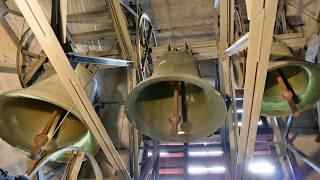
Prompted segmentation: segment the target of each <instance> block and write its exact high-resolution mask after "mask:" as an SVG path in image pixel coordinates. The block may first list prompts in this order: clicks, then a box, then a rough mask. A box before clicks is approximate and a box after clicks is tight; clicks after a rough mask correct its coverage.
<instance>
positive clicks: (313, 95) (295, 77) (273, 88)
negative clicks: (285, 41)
mask: <svg viewBox="0 0 320 180" xmlns="http://www.w3.org/2000/svg"><path fill="white" fill-rule="evenodd" d="M279 73H280V75H281V76H282V78H283V80H284V81H285V84H286V86H287V88H288V89H289V90H291V91H292V92H293V94H294V97H293V103H294V104H295V106H296V108H297V111H299V112H301V111H303V110H305V109H307V108H309V107H311V106H312V105H314V104H315V103H316V102H317V101H318V100H319V99H320V91H319V89H320V66H319V65H316V64H313V63H310V62H306V61H304V60H296V58H294V57H293V55H292V54H291V53H290V51H289V49H288V48H287V47H285V46H284V45H281V44H274V45H273V46H272V51H271V60H270V63H269V68H268V74H267V80H266V85H265V90H264V96H263V103H262V107H261V114H262V115H265V116H288V115H289V114H291V113H292V109H291V108H290V107H289V104H288V102H287V101H286V100H285V99H284V98H283V95H282V92H281V89H280V86H279V83H278V81H277V80H276V77H277V75H279Z"/></svg>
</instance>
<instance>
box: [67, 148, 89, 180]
mask: <svg viewBox="0 0 320 180" xmlns="http://www.w3.org/2000/svg"><path fill="white" fill-rule="evenodd" d="M84 157H85V153H84V152H81V151H79V152H77V154H75V155H74V157H73V158H72V160H71V162H70V167H69V172H68V176H67V179H70V180H77V179H78V174H79V172H80V168H81V166H82V162H83V161H84V160H85V158H84Z"/></svg>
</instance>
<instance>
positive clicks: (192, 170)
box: [188, 166, 226, 174]
mask: <svg viewBox="0 0 320 180" xmlns="http://www.w3.org/2000/svg"><path fill="white" fill-rule="evenodd" d="M225 171H226V168H225V167H223V166H213V167H201V166H197V167H195V166H194V167H189V168H188V173H189V174H221V173H224V172H225Z"/></svg>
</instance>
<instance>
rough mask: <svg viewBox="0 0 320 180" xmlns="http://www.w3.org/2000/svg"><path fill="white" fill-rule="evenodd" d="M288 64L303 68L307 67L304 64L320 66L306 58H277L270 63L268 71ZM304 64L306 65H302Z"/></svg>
mask: <svg viewBox="0 0 320 180" xmlns="http://www.w3.org/2000/svg"><path fill="white" fill-rule="evenodd" d="M287 65H290V66H299V67H301V68H303V69H305V67H304V66H308V67H314V66H317V67H318V68H320V66H319V65H317V64H314V63H311V62H308V61H305V60H299V59H287V58H286V59H277V60H271V61H270V64H269V68H268V72H271V71H274V70H276V69H279V68H282V67H286V66H287ZM301 65H304V66H301Z"/></svg>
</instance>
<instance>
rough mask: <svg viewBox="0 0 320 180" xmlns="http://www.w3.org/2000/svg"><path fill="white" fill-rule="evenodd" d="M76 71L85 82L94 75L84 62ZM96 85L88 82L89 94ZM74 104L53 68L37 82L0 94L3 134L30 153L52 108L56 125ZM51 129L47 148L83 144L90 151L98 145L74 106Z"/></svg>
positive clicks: (8, 140)
mask: <svg viewBox="0 0 320 180" xmlns="http://www.w3.org/2000/svg"><path fill="white" fill-rule="evenodd" d="M75 71H76V74H77V75H78V77H79V80H80V82H81V84H82V85H83V86H85V84H87V82H88V80H89V79H90V77H91V72H89V71H88V70H87V69H85V68H84V67H83V66H82V65H78V66H77V68H76V70H75ZM93 89H94V85H93V84H92V83H89V85H88V87H87V88H86V90H87V94H89V95H92V93H93V92H92V91H93ZM72 105H73V101H72V99H71V97H70V96H69V95H68V93H67V90H66V89H65V88H64V86H63V84H62V83H61V81H60V79H59V77H58V76H57V74H56V73H55V72H54V70H53V69H50V70H49V71H48V72H47V73H45V74H44V75H43V76H41V77H40V80H39V81H37V82H36V83H35V84H34V85H32V86H30V87H28V88H25V89H18V90H13V91H9V92H6V93H4V94H1V95H0V109H1V111H0V129H1V130H0V138H2V139H3V140H4V141H6V142H7V143H9V144H10V145H12V146H14V147H17V148H19V149H21V150H23V151H25V152H27V153H31V151H32V149H33V148H34V147H35V142H34V141H35V140H34V139H35V137H36V136H37V135H38V134H39V133H41V132H42V131H43V129H44V127H45V126H46V124H47V122H48V120H49V119H50V117H51V115H52V112H53V111H55V110H56V111H57V112H58V113H57V118H58V117H60V119H59V120H56V121H55V122H54V123H53V125H52V126H54V127H57V124H58V123H59V121H60V122H61V120H62V119H61V117H63V116H64V114H65V113H66V112H67V111H68V110H69V109H70V107H71V106H72ZM54 131H55V128H51V129H50V130H49V131H48V137H49V139H51V140H50V142H49V144H48V146H47V148H46V149H45V150H50V151H51V150H55V149H58V148H61V147H65V146H77V147H82V148H83V149H84V150H85V151H87V152H90V153H95V152H97V150H98V148H99V146H98V145H97V142H96V140H95V139H94V137H93V135H92V134H91V132H90V131H89V130H88V128H87V126H86V124H85V123H84V120H83V118H82V116H81V115H80V112H79V111H78V110H77V108H75V107H74V108H72V109H71V111H70V113H69V115H67V116H66V119H65V120H64V121H63V123H62V124H61V127H60V128H59V129H57V132H56V133H55V135H53V132H54ZM56 160H57V161H65V160H66V157H65V156H60V157H57V159H56Z"/></svg>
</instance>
